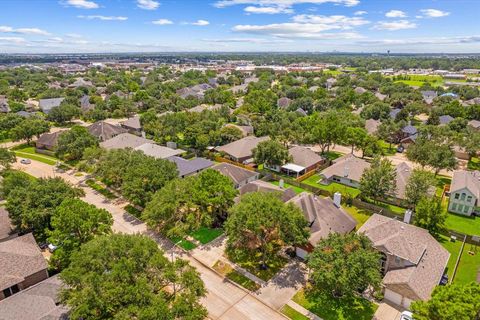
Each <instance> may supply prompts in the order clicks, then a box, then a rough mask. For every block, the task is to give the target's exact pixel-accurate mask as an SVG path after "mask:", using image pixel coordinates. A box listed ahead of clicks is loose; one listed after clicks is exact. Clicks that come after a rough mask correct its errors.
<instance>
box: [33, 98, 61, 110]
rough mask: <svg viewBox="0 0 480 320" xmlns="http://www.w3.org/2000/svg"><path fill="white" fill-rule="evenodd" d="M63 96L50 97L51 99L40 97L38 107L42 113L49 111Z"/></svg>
mask: <svg viewBox="0 0 480 320" xmlns="http://www.w3.org/2000/svg"><path fill="white" fill-rule="evenodd" d="M63 100H65V98H51V99H40V101H39V103H38V107H39V108H40V109H42V111H43V112H44V113H49V112H50V110H52V109H53V108H55V107H58V106H59V105H60V104H61V103H62V101H63Z"/></svg>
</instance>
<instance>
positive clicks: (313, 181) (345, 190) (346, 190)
mask: <svg viewBox="0 0 480 320" xmlns="http://www.w3.org/2000/svg"><path fill="white" fill-rule="evenodd" d="M319 180H321V177H320V175H319V174H315V175H313V176H311V177H309V178H307V179H305V180H303V181H302V183H305V184H308V185H310V186H313V187H316V188H319V189H322V190H326V191H328V192H330V193H331V194H334V193H335V192H337V191H339V192H340V193H342V194H349V195H350V196H351V197H352V198H355V197H356V196H358V195H359V194H360V190H358V189H356V188H352V187H349V186H345V185H343V184H340V183H336V182H332V183H330V184H328V185H323V184H320V183H318V181H319Z"/></svg>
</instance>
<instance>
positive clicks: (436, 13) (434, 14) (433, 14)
mask: <svg viewBox="0 0 480 320" xmlns="http://www.w3.org/2000/svg"><path fill="white" fill-rule="evenodd" d="M420 12H421V13H423V14H424V16H425V17H427V18H441V17H446V16H448V15H450V12H446V11H441V10H437V9H423V10H420Z"/></svg>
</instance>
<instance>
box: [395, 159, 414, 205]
mask: <svg viewBox="0 0 480 320" xmlns="http://www.w3.org/2000/svg"><path fill="white" fill-rule="evenodd" d="M395 169H396V172H397V175H396V190H395V196H396V197H397V198H399V199H405V189H406V187H407V183H408V179H410V176H411V175H412V168H410V166H409V165H408V164H407V163H405V162H401V163H399V164H398V165H397V166H396V168H395Z"/></svg>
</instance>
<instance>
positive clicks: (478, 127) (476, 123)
mask: <svg viewBox="0 0 480 320" xmlns="http://www.w3.org/2000/svg"><path fill="white" fill-rule="evenodd" d="M468 125H469V126H470V127H472V128H473V129H476V130H480V121H478V120H470V121H468Z"/></svg>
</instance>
